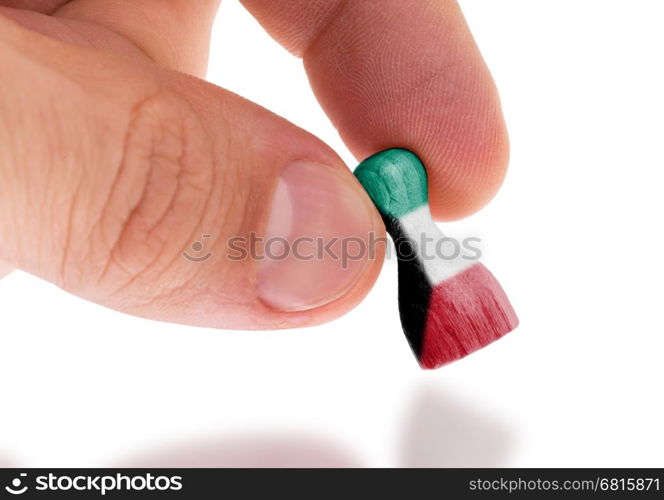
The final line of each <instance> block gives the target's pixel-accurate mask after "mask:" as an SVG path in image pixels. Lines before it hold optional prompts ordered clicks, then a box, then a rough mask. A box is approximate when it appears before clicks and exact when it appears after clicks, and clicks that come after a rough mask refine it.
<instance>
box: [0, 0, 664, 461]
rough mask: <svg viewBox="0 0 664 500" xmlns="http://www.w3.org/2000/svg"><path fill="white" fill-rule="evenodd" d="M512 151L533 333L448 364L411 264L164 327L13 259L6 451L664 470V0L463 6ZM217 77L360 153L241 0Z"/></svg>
mask: <svg viewBox="0 0 664 500" xmlns="http://www.w3.org/2000/svg"><path fill="white" fill-rule="evenodd" d="M462 7H463V9H464V12H465V14H466V16H467V18H468V22H469V24H470V26H471V29H472V30H473V32H474V34H475V37H476V39H477V41H478V44H479V46H480V48H481V49H482V51H483V54H484V56H485V58H486V60H487V63H488V64H489V67H490V68H491V69H492V71H493V74H494V77H495V79H496V82H497V84H498V88H499V90H500V93H501V96H502V101H503V105H504V111H505V115H506V119H507V124H508V128H509V131H510V137H511V145H512V160H511V165H510V171H509V174H508V177H507V179H506V182H505V184H504V187H503V189H502V191H501V192H500V194H499V195H498V196H497V197H496V199H495V200H494V201H493V202H492V203H491V204H490V205H489V206H487V207H486V208H485V209H484V210H482V211H481V212H480V213H478V214H477V215H475V216H473V217H471V218H468V219H466V220H464V221H460V222H457V223H454V224H450V225H447V226H446V231H447V232H451V233H452V234H454V235H458V236H461V237H463V235H468V234H471V235H479V236H481V237H482V238H483V241H484V243H483V249H484V255H485V258H484V262H485V264H486V265H487V267H489V268H490V269H492V271H493V272H494V274H496V276H498V278H499V279H500V281H501V282H502V284H503V286H504V288H505V289H506V291H507V292H508V294H509V296H510V298H511V299H512V301H513V304H514V307H515V309H516V311H517V313H518V314H519V316H520V319H521V326H520V327H519V328H518V330H516V331H515V332H513V333H511V334H509V335H508V336H507V337H505V338H504V339H502V340H500V341H499V342H497V343H495V344H493V345H491V346H489V347H488V348H486V349H484V350H482V351H480V352H478V353H476V354H474V355H472V356H470V357H468V358H466V359H464V360H462V361H459V362H457V363H454V364H452V365H450V366H447V367H445V368H443V369H441V370H438V371H434V372H422V371H420V370H419V369H418V367H417V365H416V363H415V361H414V358H413V357H412V355H411V353H410V352H409V349H408V347H407V345H406V341H405V339H404V338H403V335H402V333H401V331H400V325H399V319H398V312H397V302H396V265H395V263H394V262H388V263H387V265H386V266H385V267H384V269H383V272H382V273H381V276H380V278H379V280H378V282H377V283H376V286H375V287H374V289H373V290H372V292H371V293H370V295H369V296H368V297H367V299H366V300H365V301H364V302H363V303H362V304H361V305H360V306H358V307H357V308H356V309H354V310H353V311H352V312H351V313H349V314H348V315H346V316H345V317H343V318H341V319H339V320H337V321H334V322H332V323H329V324H327V325H324V326H320V327H316V328H310V329H306V330H299V331H286V332H258V333H250V332H227V331H215V330H205V329H198V328H191V327H184V326H177V325H168V324H161V323H157V322H152V321H147V320H143V319H137V318H134V317H129V316H126V315H123V314H120V313H117V312H114V311H111V310H107V309H104V308H102V307H100V306H97V305H94V304H91V303H88V302H85V301H83V300H81V299H78V298H76V297H73V296H69V295H67V294H66V293H64V292H62V291H60V290H58V289H56V288H55V287H53V286H51V285H49V284H47V283H44V282H42V281H40V280H38V279H36V278H34V277H31V276H28V275H26V274H23V273H20V272H15V273H13V274H12V275H10V276H9V277H7V278H5V279H4V280H2V281H0V308H1V311H2V321H1V322H0V329H1V330H0V384H1V387H0V389H1V390H0V398H1V403H0V405H1V407H0V408H1V409H0V465H16V466H46V467H51V466H113V465H131V464H139V465H148V466H149V465H164V464H166V465H211V466H214V465H363V466H408V465H424V466H533V467H534V466H660V467H661V466H664V452H663V451H662V450H663V449H664V431H663V427H662V422H664V405H663V403H662V399H663V391H662V381H663V380H664V364H663V363H662V358H663V351H664V328H663V326H662V324H663V322H662V312H663V311H664V307H662V299H663V298H664V293H663V292H662V285H663V283H664V272H663V270H664V269H663V265H662V262H661V255H662V250H664V238H663V237H662V215H664V202H663V201H662V190H663V189H664V174H663V169H664V147H663V145H664V97H663V95H664V72H663V70H662V67H663V65H664V30H663V29H662V22H663V20H664V6H663V5H662V3H661V2H659V1H657V0H653V1H645V0H642V1H636V2H624V1H607V0H596V1H589V0H584V1H582V2H581V1H578V0H566V1H561V0H556V1H538V2H533V1H531V0H520V1H517V0H506V1H501V2H496V1H494V0H468V1H463V2H462ZM212 45H213V49H212V53H211V63H210V71H209V79H210V80H211V81H213V82H215V83H217V84H219V85H222V86H225V87H227V88H230V89H231V90H233V91H235V92H237V93H240V94H242V95H244V96H246V97H248V98H249V99H252V100H254V101H256V102H258V103H260V104H262V105H264V106H265V107H267V108H270V109H272V110H273V111H275V112H276V113H278V114H281V115H283V116H284V117H286V118H288V119H289V120H291V121H293V122H294V123H296V124H297V125H299V126H301V127H303V128H305V129H307V130H309V131H311V132H313V133H314V134H316V135H318V136H319V137H321V138H322V139H323V140H325V141H326V142H328V143H329V144H331V145H332V146H333V147H334V148H335V149H336V150H337V151H338V152H339V153H340V154H341V155H342V157H343V158H344V159H345V160H346V161H347V162H348V164H349V165H354V164H355V160H354V159H353V158H352V157H351V155H349V153H348V152H347V150H346V149H345V148H344V146H343V144H342V143H341V141H340V140H339V138H338V136H337V134H336V132H335V130H334V128H333V127H332V126H331V125H330V124H329V122H328V121H327V120H326V118H325V115H324V114H323V112H322V111H321V109H320V108H319V106H318V104H317V103H316V101H315V99H314V97H313V95H312V93H311V91H310V90H309V88H308V85H307V81H306V77H305V75H304V71H303V69H302V65H301V62H300V61H299V60H298V59H296V58H294V57H293V56H290V55H289V54H288V53H287V52H286V51H285V50H283V49H281V48H280V47H279V46H278V45H277V44H276V43H275V42H273V41H272V40H271V39H270V38H269V37H268V36H267V35H266V34H265V33H264V32H263V31H262V29H261V28H260V26H259V25H258V24H257V23H256V22H255V21H254V20H253V18H251V16H250V15H249V14H248V13H246V12H245V11H244V10H243V9H242V7H241V6H240V5H239V4H238V3H236V2H235V1H234V0H227V1H226V2H225V3H224V4H223V5H222V7H221V10H220V12H219V16H218V19H217V23H216V26H215V30H214V37H213V44H212Z"/></svg>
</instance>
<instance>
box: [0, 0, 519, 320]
mask: <svg viewBox="0 0 664 500" xmlns="http://www.w3.org/2000/svg"><path fill="white" fill-rule="evenodd" d="M217 4H218V0H197V1H192V0H169V1H163V0H162V1H159V0H133V1H131V2H127V1H121V0H72V1H70V2H67V1H63V0H0V75H1V76H0V238H1V239H0V260H3V261H5V262H7V263H9V264H10V265H11V266H14V267H17V268H20V269H23V270H25V271H27V272H30V273H33V274H35V275H37V276H40V277H42V278H44V279H46V280H49V281H52V282H53V283H56V284H57V285H58V286H60V287H62V288H64V289H65V290H68V291H70V292H72V293H74V294H77V295H80V296H81V297H85V298H87V299H90V300H93V301H95V302H98V303H100V304H104V305H107V306H109V307H113V308H116V309H118V310H121V311H125V312H128V313H131V314H136V315H140V316H144V317H148V318H154V319H159V320H166V321H174V322H181V323H187V324H196V325H204V326H213V327H225V328H279V327H290V326H300V325H310V324H315V323H319V322H322V321H326V320H328V319H331V318H334V317H336V316H339V315H340V314H342V313H344V312H345V311H347V310H349V309H350V308H351V307H353V306H354V305H355V304H356V303H357V302H359V301H360V300H361V298H362V297H363V296H364V295H365V294H366V293H367V291H368V290H369V288H370V287H371V285H372V284H373V282H374V280H375V278H376V276H377V274H378V272H379V270H380V267H381V263H382V255H380V252H379V254H377V255H375V256H374V257H373V258H372V257H371V256H370V255H369V254H368V253H366V252H365V254H364V255H363V256H362V257H361V258H357V259H354V260H352V261H351V262H347V264H348V265H347V266H345V267H344V266H341V265H340V260H339V259H332V258H329V257H328V258H324V259H321V260H319V259H313V260H298V259H297V258H295V257H294V256H292V255H290V256H289V257H288V258H286V259H285V260H281V261H274V260H273V261H266V260H255V259H248V258H245V259H242V260H233V259H230V258H228V242H229V241H230V240H231V238H236V237H243V238H248V237H249V236H250V235H256V236H258V237H276V236H284V237H287V238H289V239H290V240H291V241H292V239H293V238H295V237H297V236H303V235H305V236H306V235H309V236H317V237H322V238H327V239H331V238H333V237H338V236H341V237H343V238H349V239H352V238H355V239H357V238H360V239H361V240H362V241H364V242H366V241H367V240H368V238H369V233H371V232H373V233H374V234H375V236H376V237H378V238H380V237H382V236H383V235H384V228H383V225H382V222H381V220H380V218H379V216H378V214H377V212H376V210H375V209H374V208H373V206H372V205H371V202H370V201H369V199H368V197H367V196H366V195H365V193H364V191H363V190H362V188H361V186H360V185H359V184H358V183H357V182H356V181H355V179H354V177H353V176H352V174H351V172H350V170H349V169H348V168H347V167H346V166H345V165H344V164H343V163H342V161H341V160H340V159H339V157H338V156H337V155H336V154H335V153H334V152H333V151H332V150H331V149H330V148H329V147H328V146H326V145H325V144H323V143H322V142H321V141H320V140H318V139H317V138H316V137H314V136H312V135H311V134H309V133H307V132H305V131H303V130H301V129H299V128H297V127H295V126H294V125H292V124H290V123H288V122H286V121H285V120H283V119H281V118H279V117H278V116H275V115H274V114H272V113H270V112H269V111H266V110H265V109H263V108H261V107H259V106H257V105H255V104H253V103H251V102H247V101H246V100H244V99H242V98H241V97H238V96H236V95H234V94H232V93H231V92H228V91H225V90H223V89H221V88H218V87H216V86H214V85H211V84H209V83H206V82H204V81H202V80H199V79H197V78H196V76H202V75H203V74H204V72H205V67H206V59H207V50H208V43H209V34H210V28H211V25H212V21H213V18H214V15H215V12H216V10H217V7H218V5H217ZM244 5H245V6H246V8H248V9H249V10H250V11H251V12H252V13H253V15H254V16H255V17H256V18H257V19H258V20H259V22H260V23H261V24H262V25H263V26H264V27H265V29H267V30H268V32H269V33H270V34H271V35H272V36H273V37H274V38H275V39H276V40H277V41H279V42H280V43H281V44H282V45H283V46H284V47H286V48H287V49H288V50H290V51H291V52H293V53H294V54H296V55H298V56H300V57H302V59H303V61H304V65H305V68H306V70H307V74H308V75H309V78H310V81H311V85H312V86H313V89H314V91H315V93H316V95H317V97H318V99H319V101H320V103H321V105H322V106H323V108H324V109H325V111H326V112H327V114H328V115H329V117H330V119H331V120H332V121H333V123H334V124H335V126H336V127H337V128H338V130H339V132H340V134H341V136H342V138H343V139H344V141H345V142H346V144H347V145H348V147H349V148H350V149H351V151H352V152H353V153H354V154H355V155H356V157H357V158H358V159H363V158H365V157H367V156H369V155H371V154H373V153H375V152H377V151H379V150H382V149H385V148H388V147H404V148H408V149H411V150H412V151H414V152H415V153H417V154H418V155H419V156H420V157H421V158H422V160H423V161H424V162H425V164H426V165H427V168H428V172H429V176H430V201H431V206H432V210H433V213H434V215H435V216H436V217H437V218H439V219H441V218H443V219H444V218H448V219H449V218H457V217H461V216H464V215H467V214H469V213H472V212H473V211H475V210H477V209H478V208H480V207H481V206H482V205H483V204H484V203H486V202H487V201H488V200H489V199H490V198H491V197H492V196H493V194H494V193H495V192H496V190H497V189H498V187H499V185H500V183H501V181H502V178H503V175H504V172H505V168H506V164H507V157H508V145H507V137H506V132H505V128H504V125H503V119H502V115H501V111H500V104H499V100H498V96H497V93H496V90H495V88H494V85H493V82H492V80H491V77H490V75H489V73H488V71H487V69H486V67H485V65H484V63H483V61H482V58H481V56H480V54H479V52H478V50H477V48H476V46H475V44H474V42H473V39H472V37H471V35H470V32H469V31H468V28H467V26H466V24H465V21H464V19H463V16H462V14H461V12H460V10H459V7H458V6H457V4H456V2H454V1H451V0H437V1H436V0H421V1H418V2H404V1H403V0H364V1H361V2H350V1H344V0H290V1H287V2H286V1H284V2H275V1H273V0H245V1H244ZM266 84H268V83H267V82H266ZM270 200H273V201H272V202H271V201H270ZM203 235H209V237H207V239H206V240H205V241H203V239H202V238H204V236H203ZM197 241H198V242H199V243H200V245H196V242H197ZM264 241H265V240H264ZM203 243H204V244H203ZM192 244H193V245H194V246H193V248H192ZM201 249H202V250H201ZM199 250H201V251H203V252H207V251H211V252H212V256H211V257H210V258H209V259H207V260H205V261H204V262H193V261H190V260H188V259H187V258H185V257H184V254H186V252H188V251H191V252H194V253H196V252H198V251H199ZM196 255H197V254H196Z"/></svg>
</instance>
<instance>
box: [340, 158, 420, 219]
mask: <svg viewBox="0 0 664 500" xmlns="http://www.w3.org/2000/svg"><path fill="white" fill-rule="evenodd" d="M353 173H354V174H355V177H357V178H358V180H359V181H360V183H361V184H362V186H364V189H366V191H367V193H369V196H370V197H371V199H372V200H373V202H374V204H375V205H376V208H378V211H379V212H380V213H381V214H383V215H389V216H392V217H394V218H397V219H398V218H399V217H401V216H403V215H406V214H408V213H410V212H412V211H413V210H416V209H418V208H420V207H422V206H423V205H426V204H427V203H428V202H429V198H428V194H427V172H426V170H425V169H424V165H422V162H421V161H420V159H419V158H418V157H417V156H416V155H415V154H414V153H411V152H410V151H408V150H407V149H400V148H395V149H386V150H385V151H381V152H380V153H376V154H375V155H373V156H370V157H369V158H367V159H366V160H364V161H363V162H362V163H360V164H359V165H358V167H357V168H356V169H355V172H353Z"/></svg>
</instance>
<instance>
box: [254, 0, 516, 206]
mask: <svg viewBox="0 0 664 500" xmlns="http://www.w3.org/2000/svg"><path fill="white" fill-rule="evenodd" d="M243 4H244V5H245V7H246V8H248V9H249V10H250V11H251V12H252V14H253V15H254V16H255V17H256V18H257V19H258V21H259V22H260V23H261V24H262V25H263V26H264V27H265V28H266V29H267V31H268V32H269V33H270V34H271V35H272V36H273V37H274V38H275V39H276V40H278V41H279V42H280V43H281V44H282V45H284V46H285V47H286V48H288V49H289V50H290V51H291V52H293V53H294V54H296V55H298V56H300V57H302V58H303V60H304V65H305V68H306V70H307V74H308V75H309V79H310V82H311V85H312V87H313V89H314V92H315V93H316V96H317V98H318V100H319V101H320V103H321V105H322V106H323V108H324V109H325V111H326V112H327V114H328V116H329V117H330V119H331V120H332V121H333V123H334V125H335V126H336V127H337V129H338V130H339V133H340V135H341V137H342V138H343V140H344V141H345V143H346V144H347V145H348V147H349V148H350V150H351V151H352V152H353V154H354V155H355V156H356V157H357V158H358V159H360V160H362V159H364V158H366V157H368V156H370V155H371V154H373V153H376V152H378V151H380V150H383V149H387V148H391V147H402V148H406V149H410V150H411V151H413V152H415V153H416V154H417V155H418V156H419V157H420V158H421V159H422V161H423V162H424V164H425V165H426V166H427V172H428V175H429V198H430V203H431V210H432V213H433V215H434V216H435V217H436V218H438V219H454V218H458V217H462V216H465V215H468V214H470V213H472V212H474V211H476V210H478V209H479V208H480V207H482V206H483V205H484V204H485V203H486V202H488V201H489V200H490V199H491V198H492V197H493V195H494V194H495V193H496V191H497V190H498V188H499V187H500V184H501V182H502V180H503V177H504V175H505V170H506V167H507V161H508V156H509V146H508V139H507V132H506V129H505V125H504V121H503V116H502V111H501V107H500V101H499V98H498V93H497V91H496V88H495V85H494V83H493V80H492V78H491V75H490V73H489V71H488V69H487V67H486V65H485V64H484V61H483V59H482V56H481V55H480V52H479V50H478V48H477V46H476V44H475V42H474V40H473V37H472V35H471V33H470V31H469V29H468V26H467V24H466V22H465V19H464V17H463V14H462V13H461V10H460V8H459V6H458V5H457V3H456V1H453V0H418V1H417V2H404V1H403V0H363V1H361V2H351V1H346V0H292V1H289V2H274V1H272V0H243Z"/></svg>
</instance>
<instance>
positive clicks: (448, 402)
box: [398, 385, 514, 467]
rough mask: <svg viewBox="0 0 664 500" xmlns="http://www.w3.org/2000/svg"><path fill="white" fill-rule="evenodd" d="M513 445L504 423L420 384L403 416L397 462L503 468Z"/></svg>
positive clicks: (511, 437) (419, 465)
mask: <svg viewBox="0 0 664 500" xmlns="http://www.w3.org/2000/svg"><path fill="white" fill-rule="evenodd" d="M513 444H514V437H513V434H512V433H511V432H510V429H509V428H508V426H506V425H505V423H504V422H501V421H500V420H498V419H496V418H494V417H492V416H491V414H490V413H486V414H484V413H482V412H481V410H479V409H478V408H474V407H471V406H469V405H468V404H467V403H466V402H465V401H463V400H460V399H457V398H456V397H453V396H451V395H449V394H446V393H444V392H443V391H441V390H440V389H438V388H435V387H434V386H433V385H423V386H422V387H420V388H418V390H417V391H416V394H415V399H414V402H413V404H412V406H411V407H410V409H409V411H408V413H407V415H406V420H405V423H404V426H403V430H402V437H401V443H400V449H399V457H398V461H399V463H398V465H399V466H400V467H504V466H506V461H507V460H508V459H509V455H510V451H511V449H512V448H513Z"/></svg>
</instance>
